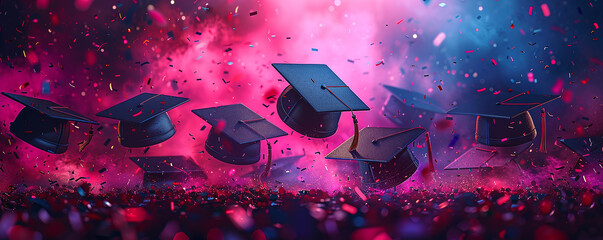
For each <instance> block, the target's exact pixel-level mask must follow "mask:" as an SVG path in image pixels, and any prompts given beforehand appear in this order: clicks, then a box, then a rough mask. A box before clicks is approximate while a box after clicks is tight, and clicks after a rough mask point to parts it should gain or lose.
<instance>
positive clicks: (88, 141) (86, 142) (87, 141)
mask: <svg viewBox="0 0 603 240" xmlns="http://www.w3.org/2000/svg"><path fill="white" fill-rule="evenodd" d="M92 136H94V127H93V126H92V124H90V131H88V137H87V138H86V140H84V141H83V142H81V143H79V144H78V145H79V146H80V150H79V152H82V151H84V148H85V147H86V146H88V144H90V141H92Z"/></svg>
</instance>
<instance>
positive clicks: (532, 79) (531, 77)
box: [528, 72, 534, 82]
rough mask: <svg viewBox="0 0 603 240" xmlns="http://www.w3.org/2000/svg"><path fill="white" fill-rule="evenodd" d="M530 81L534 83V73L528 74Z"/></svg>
mask: <svg viewBox="0 0 603 240" xmlns="http://www.w3.org/2000/svg"><path fill="white" fill-rule="evenodd" d="M528 81H529V82H534V73H532V72H529V73H528Z"/></svg>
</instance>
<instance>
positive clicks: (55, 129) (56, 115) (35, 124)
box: [2, 92, 98, 154]
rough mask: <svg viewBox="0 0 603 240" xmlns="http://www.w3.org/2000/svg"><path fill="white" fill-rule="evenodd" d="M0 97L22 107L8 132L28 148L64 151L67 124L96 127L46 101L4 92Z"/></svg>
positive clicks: (67, 110)
mask: <svg viewBox="0 0 603 240" xmlns="http://www.w3.org/2000/svg"><path fill="white" fill-rule="evenodd" d="M2 94H4V95H5V96H7V97H9V98H11V99H13V100H15V101H17V102H19V103H21V104H23V105H25V106H26V107H25V108H23V109H22V110H21V112H19V114H18V115H17V117H16V118H15V121H13V122H12V123H11V124H10V132H11V133H13V134H14V135H15V136H16V137H18V138H20V139H22V140H23V141H25V142H27V143H29V144H31V145H32V146H34V147H36V148H39V149H42V150H44V151H47V152H50V153H54V154H59V153H64V152H65V151H67V147H68V145H69V141H68V139H69V133H70V132H71V131H70V130H69V129H70V127H69V121H74V122H83V123H90V124H98V123H97V122H95V121H93V120H91V119H89V118H87V117H84V116H82V115H81V114H79V113H77V112H75V111H73V110H71V109H69V108H68V107H64V106H61V105H59V104H56V103H54V102H52V101H49V100H44V99H38V98H32V97H27V96H23V95H17V94H12V93H5V92H3V93H2Z"/></svg>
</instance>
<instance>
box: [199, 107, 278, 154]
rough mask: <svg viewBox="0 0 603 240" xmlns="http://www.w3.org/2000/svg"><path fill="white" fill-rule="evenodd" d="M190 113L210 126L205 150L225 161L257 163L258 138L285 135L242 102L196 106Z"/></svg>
mask: <svg viewBox="0 0 603 240" xmlns="http://www.w3.org/2000/svg"><path fill="white" fill-rule="evenodd" d="M193 113H195V114H197V116H199V117H201V118H203V119H204V120H205V121H207V122H208V123H209V124H210V125H212V129H211V130H210V132H209V135H208V136H207V140H206V141H205V149H206V150H207V152H208V153H209V154H210V155H211V156H213V157H214V158H216V159H218V160H220V161H222V162H225V163H230V164H237V165H246V164H253V163H256V162H258V161H259V160H260V143H259V142H260V141H261V140H264V139H270V138H275V137H280V136H285V135H287V133H286V132H285V131H283V130H281V129H280V128H278V127H277V126H275V125H274V124H272V123H270V122H269V121H268V120H266V119H265V118H263V117H261V116H260V115H258V114H257V113H255V112H253V111H252V110H251V109H249V108H247V107H246V106H245V105H243V104H231V105H224V106H219V107H210V108H203V109H196V110H193ZM269 143H270V142H268V144H269ZM269 148H270V145H269ZM269 150H270V149H269ZM269 156H270V153H269ZM269 159H270V157H269Z"/></svg>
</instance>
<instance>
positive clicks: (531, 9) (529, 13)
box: [528, 7, 534, 16]
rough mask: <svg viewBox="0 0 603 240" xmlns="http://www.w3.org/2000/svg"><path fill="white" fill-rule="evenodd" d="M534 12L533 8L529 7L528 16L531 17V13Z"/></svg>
mask: <svg viewBox="0 0 603 240" xmlns="http://www.w3.org/2000/svg"><path fill="white" fill-rule="evenodd" d="M533 10H534V8H533V7H530V9H529V10H528V15H530V16H532V11H533Z"/></svg>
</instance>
